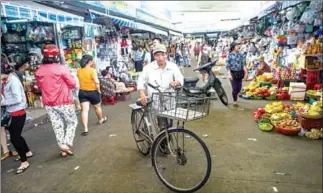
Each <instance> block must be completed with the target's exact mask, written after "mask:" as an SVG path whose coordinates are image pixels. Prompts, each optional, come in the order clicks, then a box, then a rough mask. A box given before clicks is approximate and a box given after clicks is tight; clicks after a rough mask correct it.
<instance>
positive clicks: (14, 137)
mask: <svg viewBox="0 0 323 193" xmlns="http://www.w3.org/2000/svg"><path fill="white" fill-rule="evenodd" d="M1 80H2V81H4V82H5V83H4V86H3V89H2V92H3V96H4V100H2V101H1V106H6V112H8V113H10V114H11V123H10V125H9V127H8V130H9V133H10V140H11V143H12V145H13V146H14V147H15V149H16V150H17V152H18V155H19V156H20V161H21V164H20V166H19V167H18V169H17V171H16V174H21V173H23V172H25V171H26V170H27V169H28V168H29V162H28V161H27V158H28V157H31V156H33V154H32V152H31V151H30V150H29V147H28V145H27V143H26V141H25V139H24V138H23V137H22V136H21V133H22V130H23V128H24V125H25V121H26V110H25V109H26V108H27V101H26V95H25V91H24V88H23V86H22V84H21V82H20V80H19V78H18V76H17V75H16V74H15V73H14V68H13V67H12V66H10V65H9V64H5V63H1Z"/></svg>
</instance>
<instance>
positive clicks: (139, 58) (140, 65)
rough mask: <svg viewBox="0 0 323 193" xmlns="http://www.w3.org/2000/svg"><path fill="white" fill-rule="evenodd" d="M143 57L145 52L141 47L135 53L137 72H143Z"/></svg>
mask: <svg viewBox="0 0 323 193" xmlns="http://www.w3.org/2000/svg"><path fill="white" fill-rule="evenodd" d="M143 55H144V50H143V47H142V46H139V47H138V49H137V50H136V52H135V70H136V72H141V71H142V68H143Z"/></svg>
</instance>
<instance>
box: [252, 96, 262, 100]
mask: <svg viewBox="0 0 323 193" xmlns="http://www.w3.org/2000/svg"><path fill="white" fill-rule="evenodd" d="M252 99H253V100H262V99H264V97H261V96H252Z"/></svg>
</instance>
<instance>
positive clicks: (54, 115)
mask: <svg viewBox="0 0 323 193" xmlns="http://www.w3.org/2000/svg"><path fill="white" fill-rule="evenodd" d="M46 110H47V112H48V115H49V117H50V121H51V122H52V127H53V130H54V132H55V135H56V140H57V143H58V146H60V147H61V146H62V145H69V146H73V140H74V136H75V130H76V127H77V117H76V114H75V108H74V105H61V106H54V107H51V106H46ZM65 125H66V128H65V129H64V126H65Z"/></svg>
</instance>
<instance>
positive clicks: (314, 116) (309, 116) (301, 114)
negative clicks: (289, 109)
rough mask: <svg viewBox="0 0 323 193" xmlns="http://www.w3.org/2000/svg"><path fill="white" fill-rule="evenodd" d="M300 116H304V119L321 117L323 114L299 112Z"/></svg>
mask: <svg viewBox="0 0 323 193" xmlns="http://www.w3.org/2000/svg"><path fill="white" fill-rule="evenodd" d="M300 116H301V117H303V118H305V119H322V118H323V115H322V114H320V115H311V114H305V113H300Z"/></svg>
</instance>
